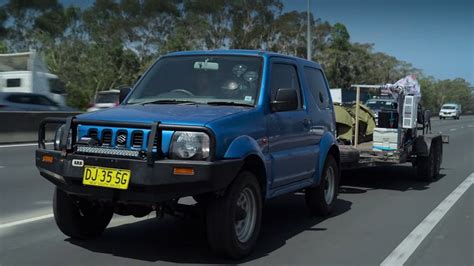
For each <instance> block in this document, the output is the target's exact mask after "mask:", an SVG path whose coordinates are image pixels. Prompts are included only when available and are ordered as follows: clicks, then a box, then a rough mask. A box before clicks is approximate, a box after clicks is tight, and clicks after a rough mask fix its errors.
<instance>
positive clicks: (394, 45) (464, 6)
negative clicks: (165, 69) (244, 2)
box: [0, 0, 474, 86]
mask: <svg viewBox="0 0 474 266" xmlns="http://www.w3.org/2000/svg"><path fill="white" fill-rule="evenodd" d="M281 1H282V2H283V3H284V11H291V10H299V11H305V10H306V0H281ZM4 2H6V0H0V3H4ZM60 2H61V3H62V4H63V5H65V6H68V5H71V4H72V5H78V6H81V7H82V8H84V7H87V6H90V5H92V4H93V3H94V0H82V1H79V0H60ZM310 9H311V12H312V13H313V14H314V15H315V16H316V17H318V18H321V19H322V20H325V21H329V22H330V23H331V24H334V23H337V22H340V23H343V24H344V25H346V27H347V29H348V30H349V33H350V35H351V41H353V42H359V43H372V44H374V50H375V51H378V52H384V53H387V54H389V55H392V56H395V57H396V58H398V59H400V60H403V61H406V62H409V63H411V64H413V66H415V67H416V68H419V69H422V70H423V72H424V73H425V74H427V75H431V76H433V77H435V78H437V79H453V78H457V77H461V78H464V79H466V80H467V81H468V82H470V83H471V85H473V86H474V0H310ZM394 82H395V81H394Z"/></svg>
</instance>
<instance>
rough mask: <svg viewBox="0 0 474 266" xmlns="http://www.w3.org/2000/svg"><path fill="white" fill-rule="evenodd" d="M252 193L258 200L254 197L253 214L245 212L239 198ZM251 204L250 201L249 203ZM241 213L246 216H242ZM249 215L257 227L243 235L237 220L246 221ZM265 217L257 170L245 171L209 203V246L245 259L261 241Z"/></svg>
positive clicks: (218, 251)
mask: <svg viewBox="0 0 474 266" xmlns="http://www.w3.org/2000/svg"><path fill="white" fill-rule="evenodd" d="M248 193H250V194H252V195H253V198H254V200H255V201H253V203H254V204H255V205H254V208H253V209H254V211H253V212H251V211H249V212H251V213H253V215H249V214H248V212H247V213H246V212H245V211H244V212H242V211H243V210H244V209H243V208H239V207H238V206H237V204H238V200H239V199H241V198H242V197H245V195H247V194H248ZM244 194H245V195H244ZM250 201H251V200H250ZM250 201H249V202H250ZM250 205H251V204H250V203H248V205H247V206H250ZM239 215H240V216H241V217H242V216H243V217H244V218H243V219H240V220H239V217H238V216H239ZM252 217H253V218H254V219H252ZM247 218H248V219H249V221H254V223H252V222H249V223H248V224H253V230H251V229H250V230H251V231H249V233H247V234H245V236H246V239H243V238H241V239H239V236H238V234H237V230H238V229H237V226H236V224H235V222H236V221H240V222H244V223H245V221H246V219H247ZM261 220H262V196H261V191H260V185H259V183H258V181H257V178H256V176H255V175H254V174H253V173H251V172H247V171H243V172H241V173H240V174H239V175H238V177H237V178H236V179H235V180H234V181H233V182H232V184H231V185H230V186H229V187H228V188H227V190H226V192H225V194H224V195H223V196H222V197H217V198H215V199H213V200H211V201H209V203H208V206H207V210H206V231H207V239H208V242H209V246H210V247H211V249H212V251H214V252H215V253H217V254H219V255H221V256H224V257H228V258H232V259H241V258H243V257H245V256H248V255H249V254H250V253H251V252H252V251H253V249H254V248H255V245H256V243H257V238H258V235H259V233H260V224H261Z"/></svg>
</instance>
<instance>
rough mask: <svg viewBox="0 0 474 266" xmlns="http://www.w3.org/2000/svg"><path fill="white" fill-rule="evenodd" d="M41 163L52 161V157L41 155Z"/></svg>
mask: <svg viewBox="0 0 474 266" xmlns="http://www.w3.org/2000/svg"><path fill="white" fill-rule="evenodd" d="M41 161H42V162H43V163H53V161H54V157H53V156H51V155H43V158H42V159H41Z"/></svg>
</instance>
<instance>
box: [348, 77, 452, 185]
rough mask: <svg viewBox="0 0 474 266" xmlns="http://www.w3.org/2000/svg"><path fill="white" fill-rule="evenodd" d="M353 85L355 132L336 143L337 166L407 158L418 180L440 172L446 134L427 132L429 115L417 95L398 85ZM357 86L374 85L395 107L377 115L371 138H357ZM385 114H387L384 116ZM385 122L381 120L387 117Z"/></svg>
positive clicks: (387, 162) (371, 164)
mask: <svg viewBox="0 0 474 266" xmlns="http://www.w3.org/2000/svg"><path fill="white" fill-rule="evenodd" d="M351 87H352V88H355V89H356V105H355V130H354V131H355V133H354V134H353V141H352V143H350V144H348V143H345V144H340V145H339V149H340V154H341V169H342V170H349V169H356V168H366V167H375V166H387V165H395V164H404V163H408V162H411V163H412V166H413V167H414V168H415V169H416V171H417V178H418V179H419V180H422V181H432V180H434V179H435V178H436V177H437V176H438V175H439V172H440V167H441V162H442V159H443V143H449V137H448V136H445V135H440V134H430V133H429V132H430V131H431V130H428V129H427V126H428V124H429V120H428V119H429V118H427V117H426V116H425V113H424V111H423V109H422V107H421V105H420V104H419V102H420V99H421V95H416V94H413V93H411V92H410V90H409V89H408V87H406V86H402V85H391V84H389V85H352V86H351ZM361 89H376V90H381V91H383V92H385V94H388V95H392V96H394V98H396V100H397V103H398V107H397V108H396V109H395V110H392V111H389V112H386V113H384V112H381V113H379V115H378V125H377V127H376V128H375V130H374V133H373V138H372V141H366V142H361V141H359V124H360V121H359V120H360V118H359V112H360V111H361V108H360V91H361ZM387 117H388V118H387ZM387 119H388V121H389V122H386V121H384V120H387Z"/></svg>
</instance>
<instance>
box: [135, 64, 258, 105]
mask: <svg viewBox="0 0 474 266" xmlns="http://www.w3.org/2000/svg"><path fill="white" fill-rule="evenodd" d="M261 65H262V59H261V58H258V57H249V56H214V55H212V56H211V55H210V56H175V57H165V58H163V59H161V60H159V61H158V62H157V63H156V64H155V65H154V66H153V67H152V68H151V69H150V71H149V72H148V73H147V74H146V75H145V76H144V77H143V79H142V81H140V82H139V84H137V86H136V88H135V89H134V90H133V92H132V94H131V95H130V98H129V100H128V102H127V103H128V104H146V103H180V102H182V103H198V104H208V103H209V104H240V105H255V102H256V98H257V96H258V92H259V88H260V73H261Z"/></svg>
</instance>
